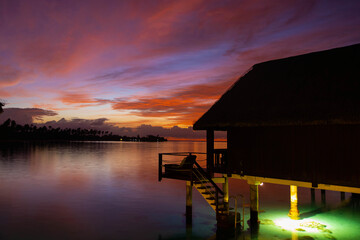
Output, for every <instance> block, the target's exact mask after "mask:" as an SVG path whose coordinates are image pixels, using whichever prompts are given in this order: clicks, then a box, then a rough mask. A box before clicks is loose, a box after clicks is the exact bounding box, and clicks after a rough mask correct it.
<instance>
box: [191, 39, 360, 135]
mask: <svg viewBox="0 0 360 240" xmlns="http://www.w3.org/2000/svg"><path fill="white" fill-rule="evenodd" d="M323 124H360V44H356V45H352V46H347V47H342V48H336V49H331V50H326V51H321V52H314V53H309V54H304V55H299V56H294V57H289V58H284V59H278V60H273V61H268V62H263V63H259V64H256V65H254V66H253V67H252V68H251V69H250V70H249V71H248V72H247V73H246V74H245V75H244V76H242V77H241V78H240V79H239V80H238V81H237V82H236V83H235V84H234V85H233V86H232V87H231V88H230V89H229V90H228V91H227V92H226V93H225V94H224V95H223V96H222V97H221V98H220V99H219V100H218V101H217V102H216V103H215V104H214V105H213V106H212V107H211V108H210V109H209V110H208V111H207V112H206V113H205V114H204V115H203V116H202V117H201V118H200V119H199V120H198V121H197V122H196V123H195V124H194V129H195V130H203V129H214V130H225V129H228V128H231V127H247V126H286V125H323Z"/></svg>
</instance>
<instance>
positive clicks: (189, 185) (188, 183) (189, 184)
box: [186, 181, 192, 225]
mask: <svg viewBox="0 0 360 240" xmlns="http://www.w3.org/2000/svg"><path fill="white" fill-rule="evenodd" d="M191 224H192V182H191V181H186V225H191Z"/></svg>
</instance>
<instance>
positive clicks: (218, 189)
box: [194, 161, 224, 195]
mask: <svg viewBox="0 0 360 240" xmlns="http://www.w3.org/2000/svg"><path fill="white" fill-rule="evenodd" d="M194 164H195V165H196V166H197V168H198V169H199V170H200V171H201V172H202V174H203V175H204V177H206V179H207V180H208V181H209V182H210V183H211V184H212V185H213V186H214V187H215V189H216V190H217V191H218V192H219V193H220V194H221V195H224V192H223V191H222V190H221V189H220V188H219V187H218V185H216V183H214V181H213V180H212V179H211V177H209V176H208V175H207V173H206V172H205V171H204V169H203V168H202V167H201V166H200V165H199V164H198V163H197V162H196V161H194Z"/></svg>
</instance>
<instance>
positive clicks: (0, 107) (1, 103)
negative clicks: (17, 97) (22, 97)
mask: <svg viewBox="0 0 360 240" xmlns="http://www.w3.org/2000/svg"><path fill="white" fill-rule="evenodd" d="M3 106H5V103H3V102H0V113H2V112H4V110H3V109H2V107H3Z"/></svg>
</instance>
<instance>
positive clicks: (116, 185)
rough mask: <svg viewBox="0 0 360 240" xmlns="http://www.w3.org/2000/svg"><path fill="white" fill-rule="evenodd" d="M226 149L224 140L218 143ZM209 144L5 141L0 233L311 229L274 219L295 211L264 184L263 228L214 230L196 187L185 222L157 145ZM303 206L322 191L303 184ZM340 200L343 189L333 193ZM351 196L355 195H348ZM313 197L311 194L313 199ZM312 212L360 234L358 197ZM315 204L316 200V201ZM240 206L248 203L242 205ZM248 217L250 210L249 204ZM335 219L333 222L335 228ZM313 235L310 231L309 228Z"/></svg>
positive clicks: (42, 235)
mask: <svg viewBox="0 0 360 240" xmlns="http://www.w3.org/2000/svg"><path fill="white" fill-rule="evenodd" d="M217 144H219V146H217V147H218V148H225V147H226V146H225V143H217ZM205 149H206V146H205V143H196V142H195V143H193V142H165V143H124V142H107V143H101V142H71V143H39V144H26V143H18V144H1V146H0V239H31V238H33V239H159V238H161V239H184V238H188V239H206V238H213V239H216V238H221V236H223V237H225V238H230V239H272V238H273V239H291V238H294V237H293V236H295V235H298V239H304V236H310V235H309V233H303V232H299V231H295V233H296V234H293V231H288V230H284V231H283V229H282V228H281V227H279V226H276V225H275V224H274V222H273V221H275V220H276V219H278V218H281V217H286V216H287V213H288V211H289V187H288V186H280V185H273V184H264V186H262V187H261V189H260V209H261V210H262V212H261V213H260V215H259V217H260V220H261V224H260V227H259V229H258V230H257V231H251V229H249V227H248V225H247V224H246V226H245V229H244V232H243V233H241V234H240V233H236V234H235V233H231V234H230V235H224V234H223V235H221V234H219V233H218V234H216V227H215V225H216V221H215V213H214V212H213V211H212V209H211V208H210V207H209V206H208V205H207V204H206V203H205V202H204V200H203V199H202V196H200V195H199V194H197V192H196V191H194V192H193V221H192V227H190V228H189V227H187V226H186V221H185V220H186V219H185V215H184V213H185V183H184V182H181V181H176V180H169V179H164V180H163V181H162V182H161V183H158V182H157V177H158V176H157V167H158V165H157V164H158V162H157V157H158V153H159V152H181V151H194V152H204V151H205ZM229 186H230V187H229V188H230V195H237V194H243V195H244V196H245V201H248V200H247V199H249V192H248V189H249V187H248V185H247V183H246V182H243V181H239V180H234V179H230V182H229ZM298 191H299V192H298V195H299V208H300V209H299V210H300V213H303V214H306V213H314V212H313V211H315V210H316V209H319V208H320V207H321V199H320V194H319V193H317V195H316V196H315V195H314V199H312V197H311V193H310V190H309V189H302V188H299V190H298ZM326 197H327V199H326V200H327V204H328V205H330V206H337V205H338V204H339V201H340V195H339V193H338V192H330V191H328V192H327V196H326ZM345 197H346V200H347V201H349V199H350V197H351V195H350V194H348V193H347V194H346V195H345ZM312 200H313V201H312ZM351 202H352V204H350V205H348V207H346V206H341V207H339V208H335V207H332V208H330V209H331V211H321V212H316V214H312V216H305V215H302V217H303V218H307V217H311V218H315V220H316V221H319V222H326V225H327V228H328V229H329V230H331V231H332V233H331V234H330V233H324V232H323V233H318V234H317V235H316V236H315V237H316V238H317V239H327V238H326V236H325V234H328V236H332V237H335V238H338V239H356V238H357V237H359V236H360V229H359V226H360V217H359V201H355V200H353V201H351ZM311 203H313V204H314V205H312V204H311ZM239 212H241V213H242V209H241V208H239ZM245 214H246V216H245V218H246V220H247V219H248V210H247V209H246V210H245ZM330 226H331V229H330ZM311 236H312V235H311Z"/></svg>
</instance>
